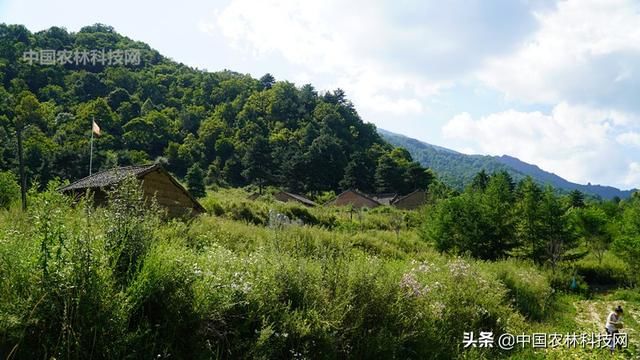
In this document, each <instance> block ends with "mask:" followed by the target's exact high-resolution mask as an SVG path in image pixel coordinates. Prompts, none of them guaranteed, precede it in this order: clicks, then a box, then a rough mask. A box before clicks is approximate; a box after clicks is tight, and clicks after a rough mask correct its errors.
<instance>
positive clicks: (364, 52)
mask: <svg viewBox="0 0 640 360" xmlns="http://www.w3.org/2000/svg"><path fill="white" fill-rule="evenodd" d="M0 22H4V23H11V24H24V25H26V26H27V27H28V28H29V29H30V30H31V31H40V30H44V29H47V28H49V27H50V26H63V27H65V28H67V29H68V30H69V31H78V30H79V29H80V28H81V27H82V26H85V25H90V24H94V23H104V24H108V25H111V26H113V27H114V28H115V29H116V31H118V32H119V33H121V34H123V35H126V36H128V37H130V38H132V39H135V40H140V41H144V42H146V43H148V44H149V45H151V46H152V47H153V48H155V49H157V50H158V51H160V52H161V53H162V54H163V55H165V56H168V57H170V58H172V59H173V60H175V61H178V62H181V63H184V64H187V65H190V66H193V67H197V68H199V69H206V70H209V71H217V70H222V69H230V70H234V71H238V72H241V73H249V74H251V75H253V76H254V77H260V76H262V75H263V74H265V73H271V74H273V75H274V76H275V77H276V79H278V80H288V81H291V82H294V83H296V84H297V85H299V86H301V85H303V84H305V83H311V84H313V85H314V86H315V87H316V89H318V90H320V91H326V90H332V89H335V88H338V87H339V88H342V89H344V90H345V91H346V93H347V96H348V98H350V99H351V100H352V101H353V103H354V104H355V106H356V109H357V110H358V112H359V114H360V116H361V117H362V118H363V120H364V121H367V122H372V123H374V124H376V126H378V127H380V128H383V129H386V130H390V131H393V132H397V133H401V134H404V135H407V136H410V137H413V138H417V139H420V140H423V141H426V142H429V143H432V144H436V145H440V146H445V147H448V148H451V149H454V150H457V151H460V152H463V153H473V154H488V155H502V154H508V155H511V156H515V157H518V158H520V159H521V160H523V161H526V162H529V163H533V164H536V165H538V166H540V167H541V168H542V169H544V170H547V171H551V172H554V173H556V174H558V175H560V176H562V177H564V178H566V179H568V180H571V181H575V182H579V183H589V182H590V183H593V184H605V185H613V186H617V187H620V188H623V189H629V188H640V1H638V0H600V1H596V0H563V1H554V0H539V1H536V0H449V1H437V0H394V1H373V0H368V1H365V0H352V1H348V2H347V1H344V0H343V1H338V0H324V1H304V0H260V1H255V0H254V1H250V0H220V1H215V0H214V1H204V0H196V1H189V0H182V1H168V0H157V1H121V0H111V1H103V2H89V1H80V0H67V1H64V2H57V1H56V2H53V1H45V0H33V1H32V0H0Z"/></svg>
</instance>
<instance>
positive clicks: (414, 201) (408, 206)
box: [391, 190, 427, 210]
mask: <svg viewBox="0 0 640 360" xmlns="http://www.w3.org/2000/svg"><path fill="white" fill-rule="evenodd" d="M426 202H427V194H426V192H425V191H424V190H416V191H414V192H412V193H410V194H407V195H405V196H401V197H399V198H397V199H395V200H394V201H393V202H392V203H391V204H392V205H393V206H395V207H397V208H398V209H405V210H413V209H417V208H419V207H420V206H423V205H424V204H425V203H426Z"/></svg>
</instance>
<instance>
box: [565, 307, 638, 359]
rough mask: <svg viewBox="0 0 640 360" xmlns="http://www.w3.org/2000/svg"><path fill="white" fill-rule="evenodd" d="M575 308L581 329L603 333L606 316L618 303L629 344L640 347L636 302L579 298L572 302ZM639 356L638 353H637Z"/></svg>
mask: <svg viewBox="0 0 640 360" xmlns="http://www.w3.org/2000/svg"><path fill="white" fill-rule="evenodd" d="M573 305H574V306H575V308H576V323H578V325H579V326H580V327H581V330H583V331H589V332H600V333H604V332H605V330H604V326H605V323H606V317H607V316H608V315H609V313H610V312H611V311H612V310H613V309H614V308H615V307H616V306H618V305H620V306H622V307H623V309H624V310H625V313H624V316H623V318H622V320H623V323H624V325H625V326H624V329H622V332H626V333H627V334H629V335H628V339H629V345H630V346H635V348H636V349H639V348H640V338H639V333H638V329H640V328H639V327H638V324H640V309H638V307H637V306H636V305H637V304H629V303H627V302H626V301H624V300H617V301H611V300H580V301H576V302H574V304H573ZM638 358H640V355H638Z"/></svg>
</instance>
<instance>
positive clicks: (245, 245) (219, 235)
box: [0, 183, 547, 359]
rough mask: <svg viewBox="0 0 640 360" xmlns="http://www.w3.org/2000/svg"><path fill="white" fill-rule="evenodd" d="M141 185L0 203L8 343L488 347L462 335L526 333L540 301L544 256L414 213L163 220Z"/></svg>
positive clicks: (196, 353)
mask: <svg viewBox="0 0 640 360" xmlns="http://www.w3.org/2000/svg"><path fill="white" fill-rule="evenodd" d="M140 195H141V193H140V189H139V188H137V187H136V186H135V183H128V184H127V185H126V186H125V187H124V188H121V189H119V190H118V191H117V192H115V193H113V194H112V196H111V199H112V202H111V205H110V206H108V207H106V208H103V209H92V208H90V207H88V206H86V204H85V202H80V203H79V204H71V203H70V202H69V201H68V200H67V199H66V198H64V197H62V196H60V195H59V194H57V193H56V192H55V190H54V188H53V187H52V188H50V189H49V191H47V192H44V193H41V194H31V199H30V201H32V202H33V203H34V206H32V208H31V209H30V210H29V212H28V213H26V214H23V213H21V212H19V211H17V210H16V209H13V208H12V209H10V210H9V211H2V212H0V285H1V288H0V295H1V297H0V356H1V357H3V358H4V357H11V358H43V357H46V358H52V357H55V358H60V359H91V358H95V359H99V358H105V359H112V358H117V359H121V358H151V357H154V358H178V359H199V358H202V359H204V358H234V359H235V358H261V359H267V358H291V359H295V358H331V359H333V358H403V359H404V358H436V359H437V358H440V359H450V358H457V357H469V356H473V357H479V358H482V357H494V356H496V355H498V354H497V350H495V349H483V350H478V349H476V350H474V351H471V352H469V351H465V350H463V349H462V343H461V339H462V333H463V332H464V331H476V332H477V331H480V330H492V331H494V333H496V334H500V333H503V332H507V331H510V332H517V331H521V330H522V329H524V328H525V325H526V324H525V317H532V316H537V315H536V314H537V313H536V311H542V310H540V307H541V306H542V305H541V304H542V302H543V301H546V295H547V294H546V292H545V291H546V290H545V289H546V283H545V282H544V280H542V277H543V275H542V274H541V273H540V272H538V271H537V270H536V268H535V267H533V266H531V267H527V268H526V269H525V270H526V273H522V270H521V267H522V264H518V263H503V264H500V265H495V266H489V265H487V264H485V263H481V262H476V261H473V260H470V259H460V258H449V257H447V256H443V255H440V254H438V253H435V252H434V251H433V250H431V248H429V246H428V245H427V244H425V243H424V242H422V241H420V240H419V238H418V236H417V235H416V234H415V232H413V230H412V228H411V226H408V227H407V228H405V229H404V230H402V231H401V232H400V233H399V234H398V233H396V232H395V231H388V230H387V231H384V230H380V229H374V228H375V226H372V228H369V229H366V230H364V231H359V232H357V233H356V232H352V231H350V230H338V231H336V230H337V228H336V227H334V228H333V230H330V228H329V227H325V226H306V225H305V226H300V225H289V226H278V227H268V226H264V225H262V224H255V223H254V222H252V221H237V220H233V219H230V218H227V216H223V217H218V216H215V215H204V216H201V217H199V218H197V219H195V220H193V221H190V222H180V221H170V222H167V221H163V220H161V219H160V217H159V216H157V211H156V210H148V208H149V204H148V203H146V202H144V201H142V198H141V197H140ZM287 206H289V205H287ZM314 211H315V210H310V214H311V215H313V216H316V217H318V216H319V215H318V213H315V212H314ZM379 211H380V213H376V212H374V213H373V215H374V217H375V216H380V218H381V219H382V217H383V216H384V215H385V213H384V211H388V210H379ZM225 212H226V210H225ZM339 221H341V220H339ZM376 221H377V220H376ZM380 221H382V220H380ZM528 277H530V278H532V279H534V280H536V279H537V280H536V281H537V282H539V284H537V283H535V282H534V286H533V288H531V289H527V288H526V286H525V284H526V278H528ZM536 284H537V285H536Z"/></svg>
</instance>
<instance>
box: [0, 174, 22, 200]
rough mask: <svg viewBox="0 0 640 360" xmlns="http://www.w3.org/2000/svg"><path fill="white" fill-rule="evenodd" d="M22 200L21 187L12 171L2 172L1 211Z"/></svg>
mask: <svg viewBox="0 0 640 360" xmlns="http://www.w3.org/2000/svg"><path fill="white" fill-rule="evenodd" d="M19 198H20V185H18V180H17V179H16V176H15V175H14V174H13V173H12V172H11V171H4V172H0V209H2V208H4V209H8V208H9V206H10V205H11V204H12V203H13V202H14V201H17V200H18V199H19Z"/></svg>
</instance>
